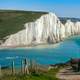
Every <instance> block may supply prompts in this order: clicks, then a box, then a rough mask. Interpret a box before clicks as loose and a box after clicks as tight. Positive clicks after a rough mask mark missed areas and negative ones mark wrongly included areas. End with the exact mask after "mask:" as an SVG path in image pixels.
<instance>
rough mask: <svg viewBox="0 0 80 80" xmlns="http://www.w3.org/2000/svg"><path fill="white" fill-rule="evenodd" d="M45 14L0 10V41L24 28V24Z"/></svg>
mask: <svg viewBox="0 0 80 80" xmlns="http://www.w3.org/2000/svg"><path fill="white" fill-rule="evenodd" d="M43 14H46V13H45V12H33V11H15V10H0V40H1V39H3V38H4V37H6V36H8V35H10V34H13V33H16V32H18V31H19V30H22V29H23V28H24V24H25V23H26V22H32V21H35V20H36V19H37V18H39V17H40V16H41V15H43Z"/></svg>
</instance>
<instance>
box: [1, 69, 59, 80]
mask: <svg viewBox="0 0 80 80" xmlns="http://www.w3.org/2000/svg"><path fill="white" fill-rule="evenodd" d="M58 71H59V68H56V69H52V70H49V71H48V72H39V73H32V74H30V75H4V76H2V77H0V80H59V79H58V78H56V73H58Z"/></svg>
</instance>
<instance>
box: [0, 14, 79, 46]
mask: <svg viewBox="0 0 80 80" xmlns="http://www.w3.org/2000/svg"><path fill="white" fill-rule="evenodd" d="M24 27H25V29H23V30H21V31H19V32H17V33H16V34H13V35H10V36H9V37H8V39H7V40H6V41H5V42H4V43H2V44H1V47H19V46H29V45H35V44H44V43H50V44H51V43H53V44H54V43H57V42H60V41H62V40H64V39H65V38H67V37H69V36H72V35H76V34H80V22H71V21H70V20H68V21H67V22H66V23H65V24H62V23H61V21H60V20H59V18H58V17H57V16H56V15H55V14H54V13H48V14H45V15H42V16H41V17H40V18H39V19H37V20H36V21H35V22H29V23H25V24H24Z"/></svg>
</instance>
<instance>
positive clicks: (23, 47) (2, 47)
mask: <svg viewBox="0 0 80 80" xmlns="http://www.w3.org/2000/svg"><path fill="white" fill-rule="evenodd" d="M61 43H62V42H60V43H55V44H37V45H31V46H1V47H0V50H16V49H45V48H56V47H58V46H59V45H60V44H61Z"/></svg>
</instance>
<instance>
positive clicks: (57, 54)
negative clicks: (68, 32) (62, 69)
mask: <svg viewBox="0 0 80 80" xmlns="http://www.w3.org/2000/svg"><path fill="white" fill-rule="evenodd" d="M25 58H27V59H28V60H35V61H36V63H39V64H43V65H50V64H57V63H65V62H67V61H68V60H70V59H71V58H80V36H75V37H71V38H68V39H66V40H64V41H63V42H61V43H59V45H57V46H56V47H53V46H50V45H49V46H47V47H44V48H36V47H34V48H30V49H28V48H27V49H3V50H0V65H1V66H10V65H11V63H12V61H13V60H14V62H15V65H16V66H20V65H21V60H22V59H25Z"/></svg>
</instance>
